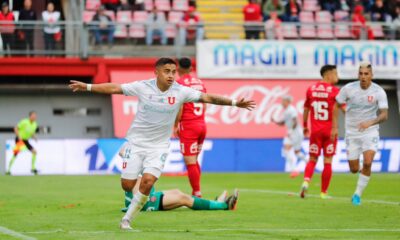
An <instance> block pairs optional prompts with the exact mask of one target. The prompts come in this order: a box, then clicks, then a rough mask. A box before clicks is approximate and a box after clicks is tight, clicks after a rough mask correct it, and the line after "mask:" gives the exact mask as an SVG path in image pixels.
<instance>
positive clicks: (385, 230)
mask: <svg viewBox="0 0 400 240" xmlns="http://www.w3.org/2000/svg"><path fill="white" fill-rule="evenodd" d="M233 231H240V232H259V233H274V232H289V233H290V232H400V229H390V228H389V229H383V228H344V229H334V228H332V229H331V228H304V229H293V228H267V229H265V228H215V229H193V230H189V229H166V230H158V229H157V230H156V229H149V230H138V229H134V230H129V231H123V230H117V231H74V230H72V231H59V230H56V231H38V232H27V233H30V234H52V233H66V234H105V233H121V232H140V233H149V232H158V233H168V232H172V233H193V232H233Z"/></svg>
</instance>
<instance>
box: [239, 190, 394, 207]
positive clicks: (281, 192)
mask: <svg viewBox="0 0 400 240" xmlns="http://www.w3.org/2000/svg"><path fill="white" fill-rule="evenodd" d="M239 190H240V191H242V192H258V193H269V194H275V195H290V196H298V195H299V193H295V192H285V191H278V190H268V189H239ZM307 197H313V198H320V196H319V195H315V194H307ZM332 199H336V200H345V201H349V202H350V197H334V196H332ZM332 199H328V201H329V200H332ZM362 201H363V202H368V203H378V204H386V205H400V202H391V201H385V200H374V199H365V200H364V199H363V200H362Z"/></svg>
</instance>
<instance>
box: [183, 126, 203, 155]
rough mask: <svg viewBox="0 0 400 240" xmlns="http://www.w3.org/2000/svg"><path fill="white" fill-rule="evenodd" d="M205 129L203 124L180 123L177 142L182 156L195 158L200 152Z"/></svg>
mask: <svg viewBox="0 0 400 240" xmlns="http://www.w3.org/2000/svg"><path fill="white" fill-rule="evenodd" d="M206 133H207V127H206V124H205V123H204V122H181V123H180V126H179V141H180V143H181V153H182V155H183V156H195V155H198V154H199V153H200V152H201V148H202V147H203V142H204V139H205V138H206Z"/></svg>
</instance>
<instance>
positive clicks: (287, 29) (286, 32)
mask: <svg viewBox="0 0 400 240" xmlns="http://www.w3.org/2000/svg"><path fill="white" fill-rule="evenodd" d="M282 32H283V38H285V39H297V38H299V34H298V33H297V26H296V25H293V24H283V25H282Z"/></svg>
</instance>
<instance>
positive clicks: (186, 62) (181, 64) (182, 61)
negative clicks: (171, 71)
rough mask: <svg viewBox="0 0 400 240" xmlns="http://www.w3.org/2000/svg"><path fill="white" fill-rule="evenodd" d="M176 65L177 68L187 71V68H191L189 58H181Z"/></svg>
mask: <svg viewBox="0 0 400 240" xmlns="http://www.w3.org/2000/svg"><path fill="white" fill-rule="evenodd" d="M178 65H179V68H182V69H185V70H189V68H190V67H191V66H192V61H191V60H190V58H187V57H183V58H181V59H179V60H178Z"/></svg>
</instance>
